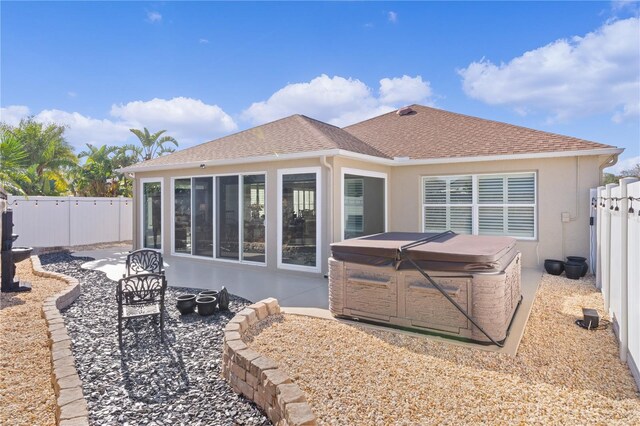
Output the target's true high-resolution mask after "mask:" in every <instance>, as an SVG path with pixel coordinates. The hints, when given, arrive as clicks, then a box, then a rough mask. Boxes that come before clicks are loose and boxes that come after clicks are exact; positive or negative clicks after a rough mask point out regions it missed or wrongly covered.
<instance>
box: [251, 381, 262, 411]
mask: <svg viewBox="0 0 640 426" xmlns="http://www.w3.org/2000/svg"><path fill="white" fill-rule="evenodd" d="M247 384H248V383H247ZM253 402H255V403H256V404H257V405H258V407H260V408H262V409H264V407H265V404H266V398H265V393H264V391H263V392H261V391H260V390H259V389H254V390H253Z"/></svg>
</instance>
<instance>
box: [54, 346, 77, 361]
mask: <svg viewBox="0 0 640 426" xmlns="http://www.w3.org/2000/svg"><path fill="white" fill-rule="evenodd" d="M65 357H73V353H71V349H69V348H63V349H59V350H55V351H52V352H51V360H52V361H57V360H59V359H61V358H65Z"/></svg>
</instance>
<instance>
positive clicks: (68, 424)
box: [60, 417, 89, 426]
mask: <svg viewBox="0 0 640 426" xmlns="http://www.w3.org/2000/svg"><path fill="white" fill-rule="evenodd" d="M60 426H89V418H88V417H74V418H73V419H68V420H62V421H60Z"/></svg>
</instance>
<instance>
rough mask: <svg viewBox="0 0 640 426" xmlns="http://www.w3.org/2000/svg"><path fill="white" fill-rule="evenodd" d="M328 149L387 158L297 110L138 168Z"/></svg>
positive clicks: (359, 141) (346, 134) (159, 158)
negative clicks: (291, 113)
mask: <svg viewBox="0 0 640 426" xmlns="http://www.w3.org/2000/svg"><path fill="white" fill-rule="evenodd" d="M329 149H343V150H347V151H352V152H359V153H362V154H368V155H372V156H376V157H382V158H387V157H386V156H385V155H384V154H383V153H381V152H380V151H378V150H377V149H375V148H373V147H371V146H369V145H367V144H365V143H364V142H362V141H361V140H359V139H358V138H356V137H355V136H353V135H352V134H350V133H348V132H345V131H344V130H342V129H340V128H339V127H335V126H332V125H330V124H327V123H323V122H321V121H318V120H314V119H312V118H309V117H306V116H304V115H297V114H296V115H292V116H290V117H286V118H283V119H280V120H276V121H273V122H271V123H267V124H263V125H261V126H257V127H254V128H251V129H248V130H244V131H242V132H238V133H234V134H232V135H229V136H224V137H222V138H219V139H216V140H213V141H210V142H206V143H203V144H200V145H196V146H194V147H191V148H186V149H183V150H180V151H177V152H175V153H173V154H169V155H165V156H162V157H158V158H154V159H153V160H148V161H145V162H143V163H139V164H136V165H135V168H137V169H141V168H144V167H154V168H155V167H158V166H169V165H172V166H173V165H177V164H190V163H191V164H193V163H197V162H206V161H209V160H233V159H241V158H245V157H260V156H268V155H274V154H278V155H281V154H292V153H302V152H310V151H322V150H329ZM125 170H126V169H125Z"/></svg>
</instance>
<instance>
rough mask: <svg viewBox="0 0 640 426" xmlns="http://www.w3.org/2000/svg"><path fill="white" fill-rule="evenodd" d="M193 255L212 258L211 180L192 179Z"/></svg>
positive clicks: (204, 178) (210, 178) (202, 178)
mask: <svg viewBox="0 0 640 426" xmlns="http://www.w3.org/2000/svg"><path fill="white" fill-rule="evenodd" d="M192 197H193V254H194V255H196V256H205V257H213V178H212V177H197V178H193V195H192Z"/></svg>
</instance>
